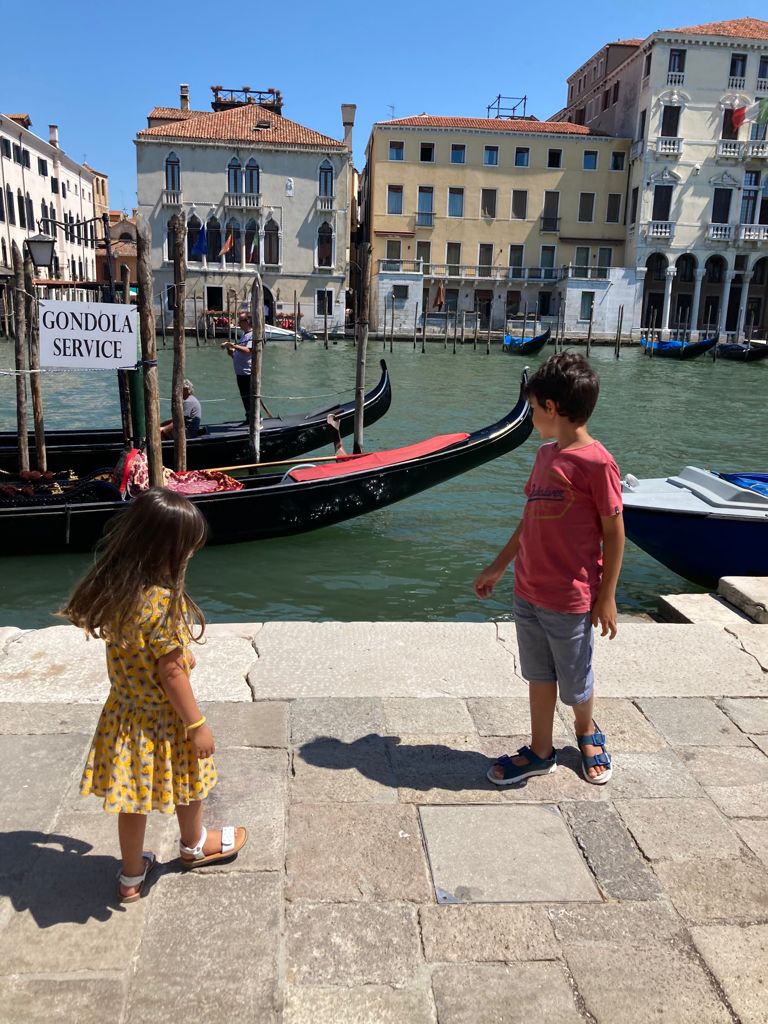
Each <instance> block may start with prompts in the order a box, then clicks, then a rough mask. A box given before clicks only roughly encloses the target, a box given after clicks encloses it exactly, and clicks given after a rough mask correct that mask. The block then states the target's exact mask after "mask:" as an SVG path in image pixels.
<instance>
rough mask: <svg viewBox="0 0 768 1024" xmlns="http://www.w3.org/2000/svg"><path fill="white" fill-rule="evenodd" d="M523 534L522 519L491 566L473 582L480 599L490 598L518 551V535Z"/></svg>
mask: <svg viewBox="0 0 768 1024" xmlns="http://www.w3.org/2000/svg"><path fill="white" fill-rule="evenodd" d="M522 532H523V521H522V519H521V520H520V522H519V523H518V524H517V529H516V530H515V532H514V533H513V534H512V536H511V537H510V538H509V540H508V541H507V543H506V544H505V545H504V547H503V548H502V549H501V551H500V552H499V553H498V555H496V557H495V558H494V560H493V561H492V562H491V564H490V565H489V566H488V567H487V568H485V569H483V571H482V572H481V573H480V575H479V576H478V577H477V579H476V580H475V593H476V594H477V596H478V597H480V598H486V597H490V596H491V592H492V591H493V588H494V587H495V586H496V584H497V583H498V582H499V580H500V579H501V577H502V576H503V575H504V573H505V572H506V571H507V569H508V568H509V566H510V563H512V562H514V560H515V558H516V556H517V552H518V551H519V550H520V535H521V534H522Z"/></svg>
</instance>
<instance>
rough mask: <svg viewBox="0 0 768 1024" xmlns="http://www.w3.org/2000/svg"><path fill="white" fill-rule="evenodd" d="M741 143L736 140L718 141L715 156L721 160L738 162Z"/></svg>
mask: <svg viewBox="0 0 768 1024" xmlns="http://www.w3.org/2000/svg"><path fill="white" fill-rule="evenodd" d="M741 151H742V143H741V142H739V141H738V140H737V139H718V142H717V156H718V158H719V159H721V160H740V159H741Z"/></svg>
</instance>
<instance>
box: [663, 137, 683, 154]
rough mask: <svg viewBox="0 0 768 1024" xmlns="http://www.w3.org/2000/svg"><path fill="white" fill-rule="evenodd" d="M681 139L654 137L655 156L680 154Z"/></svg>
mask: <svg viewBox="0 0 768 1024" xmlns="http://www.w3.org/2000/svg"><path fill="white" fill-rule="evenodd" d="M682 148H683V140H682V139H676V138H668V137H666V136H659V138H658V139H656V156H680V150H681V149H682Z"/></svg>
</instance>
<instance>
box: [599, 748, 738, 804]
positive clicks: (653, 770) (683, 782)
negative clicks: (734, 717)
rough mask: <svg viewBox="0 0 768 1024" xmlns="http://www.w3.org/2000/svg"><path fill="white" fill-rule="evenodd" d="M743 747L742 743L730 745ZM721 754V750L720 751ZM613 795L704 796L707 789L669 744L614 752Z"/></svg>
mask: <svg viewBox="0 0 768 1024" xmlns="http://www.w3.org/2000/svg"><path fill="white" fill-rule="evenodd" d="M729 749H734V750H741V748H740V747H737V748H729ZM721 757H722V754H721ZM592 788H593V789H600V788H604V789H608V788H610V791H611V797H613V798H615V799H620V798H621V797H638V796H640V797H646V798H649V799H654V800H655V799H662V798H664V797H691V798H696V797H699V798H701V797H703V796H704V791H703V789H702V788H701V786H700V785H699V783H698V782H697V781H696V779H695V778H694V777H693V775H692V774H691V772H690V771H689V770H688V768H687V767H686V764H685V763H684V761H683V760H682V759H681V756H678V754H677V753H675V751H674V750H670V749H669V747H666V748H665V749H663V750H659V751H657V752H656V753H654V754H645V753H635V752H633V751H617V752H616V753H615V754H614V755H613V777H612V778H611V781H610V783H609V784H608V786H606V787H598V786H593V787H592Z"/></svg>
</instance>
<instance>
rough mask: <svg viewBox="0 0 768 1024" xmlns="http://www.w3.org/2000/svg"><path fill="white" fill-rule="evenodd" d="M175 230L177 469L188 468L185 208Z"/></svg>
mask: <svg viewBox="0 0 768 1024" xmlns="http://www.w3.org/2000/svg"><path fill="white" fill-rule="evenodd" d="M171 230H172V231H173V239H174V247H173V384H172V394H171V418H172V419H173V453H174V461H175V464H176V469H177V470H179V471H182V472H183V471H184V470H186V468H187V434H186V430H185V429H184V398H183V394H182V392H183V388H184V378H185V376H186V338H185V334H184V310H185V308H186V304H187V260H186V251H185V246H186V235H187V215H186V213H185V212H184V211H183V210H182V212H181V213H175V214H174V215H173V217H172V218H171Z"/></svg>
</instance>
